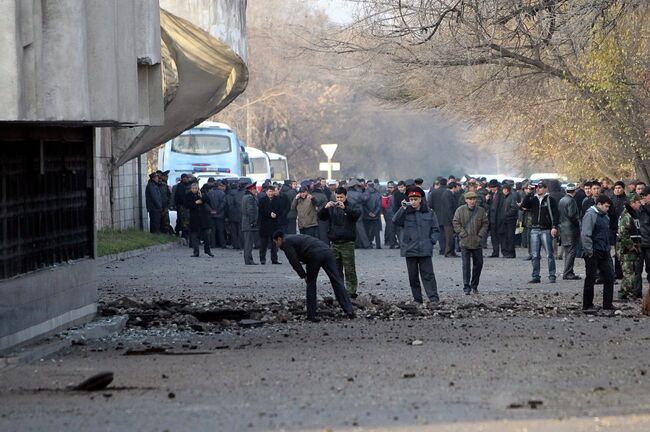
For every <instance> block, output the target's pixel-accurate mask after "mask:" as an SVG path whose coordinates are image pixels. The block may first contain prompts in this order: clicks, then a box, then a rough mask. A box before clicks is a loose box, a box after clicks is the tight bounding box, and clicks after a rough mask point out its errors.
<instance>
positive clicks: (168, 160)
mask: <svg viewBox="0 0 650 432" xmlns="http://www.w3.org/2000/svg"><path fill="white" fill-rule="evenodd" d="M246 163H248V157H247V154H246V151H245V149H244V146H243V143H242V142H241V141H240V140H239V138H238V137H237V134H235V132H234V131H233V130H232V129H231V128H230V126H228V125H226V124H223V123H215V122H210V121H206V122H203V123H201V124H200V125H198V126H196V127H195V128H192V129H189V130H186V131H185V132H183V133H182V134H180V135H179V136H177V137H176V138H174V139H172V140H170V141H168V142H167V143H165V146H164V147H163V148H162V149H161V150H160V151H159V153H158V169H160V170H162V171H166V170H169V179H170V183H171V184H174V181H175V180H176V178H178V177H180V176H181V174H183V173H185V174H192V175H195V176H197V177H206V176H207V177H224V176H225V177H241V176H243V175H244V166H245V164H246Z"/></svg>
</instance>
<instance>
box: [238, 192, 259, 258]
mask: <svg viewBox="0 0 650 432" xmlns="http://www.w3.org/2000/svg"><path fill="white" fill-rule="evenodd" d="M256 195H257V182H253V183H249V184H247V185H246V193H245V194H244V198H243V199H242V203H241V230H242V236H243V243H244V264H246V265H257V263H256V262H254V261H253V241H254V236H255V234H256V233H257V231H258V230H259V227H258V224H257V218H258V213H259V209H258V207H257V197H256Z"/></svg>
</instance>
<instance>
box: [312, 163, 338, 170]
mask: <svg viewBox="0 0 650 432" xmlns="http://www.w3.org/2000/svg"><path fill="white" fill-rule="evenodd" d="M330 168H331V170H332V171H341V162H330V163H328V162H321V163H320V164H318V170H319V171H329V170H330Z"/></svg>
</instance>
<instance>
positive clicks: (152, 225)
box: [149, 210, 162, 234]
mask: <svg viewBox="0 0 650 432" xmlns="http://www.w3.org/2000/svg"><path fill="white" fill-rule="evenodd" d="M161 222H162V211H160V210H156V211H150V212H149V232H150V233H152V234H160V225H161Z"/></svg>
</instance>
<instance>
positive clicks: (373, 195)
mask: <svg viewBox="0 0 650 432" xmlns="http://www.w3.org/2000/svg"><path fill="white" fill-rule="evenodd" d="M366 195H367V200H366V202H365V203H364V206H363V218H364V219H365V220H379V219H380V218H381V194H380V193H379V191H378V190H377V189H375V188H374V187H372V186H370V187H368V189H367V190H366ZM371 213H372V215H371ZM373 215H374V216H373Z"/></svg>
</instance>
